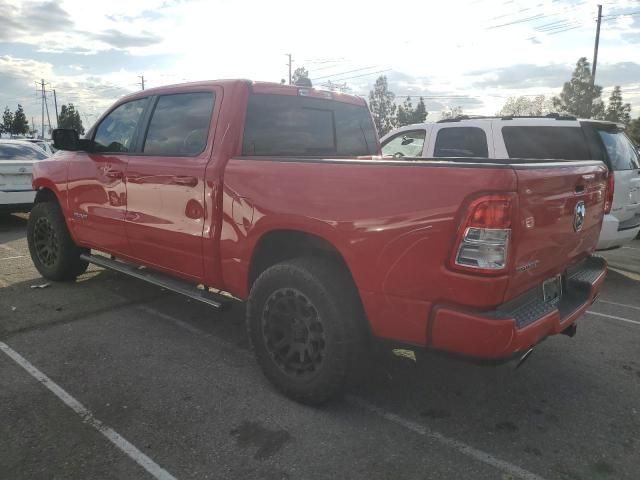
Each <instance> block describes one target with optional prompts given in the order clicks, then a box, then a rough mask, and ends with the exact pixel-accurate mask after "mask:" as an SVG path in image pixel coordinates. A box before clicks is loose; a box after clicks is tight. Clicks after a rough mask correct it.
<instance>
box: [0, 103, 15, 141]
mask: <svg viewBox="0 0 640 480" xmlns="http://www.w3.org/2000/svg"><path fill="white" fill-rule="evenodd" d="M0 133H8V134H9V135H11V133H13V113H11V110H9V107H4V114H3V115H2V124H0Z"/></svg>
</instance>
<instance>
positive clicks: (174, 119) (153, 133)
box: [143, 92, 215, 156]
mask: <svg viewBox="0 0 640 480" xmlns="http://www.w3.org/2000/svg"><path fill="white" fill-rule="evenodd" d="M214 103H215V95H214V93H213V92H197V93H195V92H194V93H177V94H173V95H163V96H161V97H160V98H158V102H157V103H156V106H155V109H154V111H153V115H152V116H151V122H150V123H149V129H148V130H147V137H146V139H145V142H144V148H143V152H144V153H146V154H149V155H159V156H194V155H198V154H200V153H202V152H203V151H204V149H205V147H206V145H207V137H208V134H209V123H210V121H211V113H212V111H213V105H214Z"/></svg>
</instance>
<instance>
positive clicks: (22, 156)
mask: <svg viewBox="0 0 640 480" xmlns="http://www.w3.org/2000/svg"><path fill="white" fill-rule="evenodd" d="M45 158H48V157H47V154H46V153H45V152H43V151H42V150H40V149H39V148H35V147H32V146H31V145H21V144H18V143H0V160H44V159H45Z"/></svg>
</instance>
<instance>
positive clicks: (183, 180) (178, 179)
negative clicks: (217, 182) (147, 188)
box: [171, 175, 198, 187]
mask: <svg viewBox="0 0 640 480" xmlns="http://www.w3.org/2000/svg"><path fill="white" fill-rule="evenodd" d="M171 183H173V184H174V185H184V186H185V187H195V186H196V185H198V179H197V178H196V177H184V176H181V175H176V176H175V177H173V179H172V180H171Z"/></svg>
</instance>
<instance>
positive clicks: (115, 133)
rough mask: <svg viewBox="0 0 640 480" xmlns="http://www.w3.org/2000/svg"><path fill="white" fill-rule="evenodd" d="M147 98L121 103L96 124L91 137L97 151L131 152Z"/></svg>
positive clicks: (133, 148)
mask: <svg viewBox="0 0 640 480" xmlns="http://www.w3.org/2000/svg"><path fill="white" fill-rule="evenodd" d="M147 101H148V98H141V99H140V100H133V101H131V102H127V103H123V104H122V105H119V106H117V107H116V108H115V109H114V110H112V111H111V112H110V113H109V114H108V115H107V116H106V117H105V118H104V119H103V120H102V122H100V125H98V128H97V129H96V134H95V136H94V137H93V141H94V142H95V150H96V151H98V152H114V153H117V152H132V151H134V150H135V144H134V142H135V138H136V132H137V129H138V127H139V126H140V125H139V124H140V117H141V116H142V113H143V112H144V109H145V107H146V105H147Z"/></svg>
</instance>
